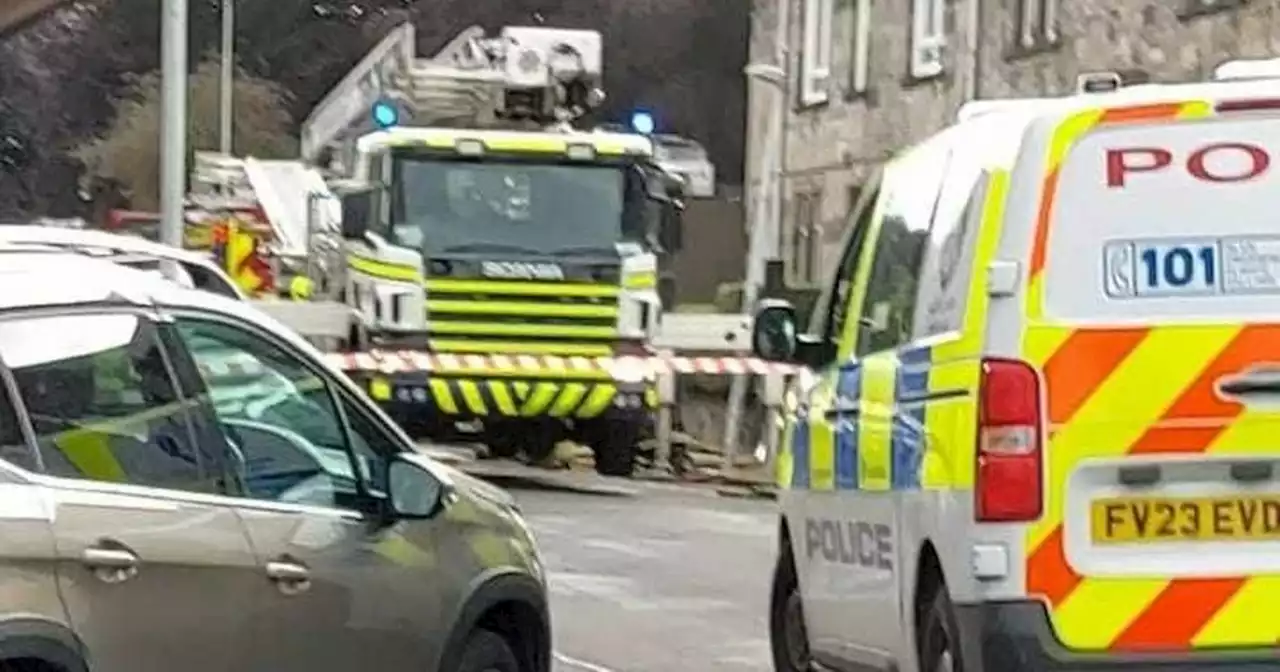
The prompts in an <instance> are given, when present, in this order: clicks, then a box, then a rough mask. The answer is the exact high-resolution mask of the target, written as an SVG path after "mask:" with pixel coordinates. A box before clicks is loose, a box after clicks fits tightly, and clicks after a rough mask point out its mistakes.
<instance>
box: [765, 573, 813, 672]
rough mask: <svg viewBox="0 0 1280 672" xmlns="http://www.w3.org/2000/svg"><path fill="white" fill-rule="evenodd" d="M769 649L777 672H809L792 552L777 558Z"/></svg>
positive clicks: (770, 617)
mask: <svg viewBox="0 0 1280 672" xmlns="http://www.w3.org/2000/svg"><path fill="white" fill-rule="evenodd" d="M769 646H770V648H771V649H772V650H773V669H774V672H810V670H813V663H812V662H811V660H810V658H809V640H808V636H807V634H806V632H805V627H804V604H803V602H801V600H800V584H799V583H798V582H797V581H796V568H795V565H794V564H793V563H792V561H791V552H790V550H787V549H784V550H783V552H782V553H780V554H778V561H777V563H776V564H775V565H774V569H773V589H772V590H771V591H770V595H769Z"/></svg>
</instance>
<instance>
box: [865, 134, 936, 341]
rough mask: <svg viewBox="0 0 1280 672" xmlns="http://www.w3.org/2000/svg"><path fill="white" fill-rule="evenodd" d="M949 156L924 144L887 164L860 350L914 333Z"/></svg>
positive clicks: (904, 337) (901, 339)
mask: <svg viewBox="0 0 1280 672" xmlns="http://www.w3.org/2000/svg"><path fill="white" fill-rule="evenodd" d="M948 158H949V155H948V153H947V151H946V148H945V146H942V145H930V144H926V145H923V146H921V147H918V148H916V149H913V150H911V152H910V153H908V154H907V155H905V156H903V157H902V158H901V159H898V160H897V161H895V162H894V163H893V164H890V166H888V167H887V168H886V169H885V181H884V185H883V186H882V187H881V189H882V191H883V196H882V201H883V205H882V215H881V222H880V232H879V235H878V236H877V237H876V242H875V249H874V252H873V256H872V262H871V278H870V281H869V282H868V284H867V293H866V296H865V297H864V299H863V302H862V321H861V325H860V335H859V338H858V348H857V354H858V355H865V354H868V353H873V352H879V351H882V350H888V349H890V348H894V347H897V346H898V345H901V344H902V343H905V342H906V341H907V340H908V339H910V338H911V330H912V320H913V319H914V317H915V304H916V293H917V289H918V286H919V270H920V262H921V260H922V258H923V256H924V250H925V247H926V245H927V242H928V239H929V229H930V226H931V223H932V220H933V214H934V210H935V208H936V207H937V205H938V195H939V191H940V190H941V188H942V179H943V175H944V174H945V172H946V170H947V163H948Z"/></svg>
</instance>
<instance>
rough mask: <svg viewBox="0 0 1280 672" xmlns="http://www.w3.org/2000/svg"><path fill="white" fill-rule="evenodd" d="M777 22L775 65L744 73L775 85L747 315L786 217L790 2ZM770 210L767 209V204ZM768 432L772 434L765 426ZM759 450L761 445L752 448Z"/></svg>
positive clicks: (733, 436)
mask: <svg viewBox="0 0 1280 672" xmlns="http://www.w3.org/2000/svg"><path fill="white" fill-rule="evenodd" d="M774 6H775V7H776V10H775V11H776V12H777V17H776V20H775V22H774V40H773V50H774V53H773V60H774V62H773V64H771V65H766V64H750V65H748V66H747V67H746V68H745V69H744V70H743V72H744V74H746V76H747V77H748V78H750V79H751V80H753V81H756V82H760V83H763V84H766V85H769V86H770V88H771V89H773V91H772V94H773V95H772V96H770V100H771V101H772V102H773V104H772V105H770V106H769V107H770V110H769V112H770V116H769V127H768V130H766V131H765V146H764V151H762V152H761V157H760V163H761V166H760V185H759V191H758V192H757V196H756V200H755V207H754V208H753V211H752V213H753V217H752V220H753V221H752V222H751V228H750V230H749V235H748V238H747V264H746V266H747V268H746V280H745V282H743V283H742V312H743V313H754V312H755V309H756V303H757V302H758V301H759V299H760V290H761V289H762V288H763V287H762V286H763V285H764V267H765V256H766V255H767V254H768V252H769V249H770V247H771V246H772V245H773V243H774V242H776V241H777V239H778V231H779V230H780V227H781V226H782V224H781V218H782V188H781V185H782V165H783V161H784V160H785V159H784V157H783V156H782V146H783V133H784V132H785V129H786V126H785V115H786V113H787V32H788V31H789V30H790V28H789V21H788V18H789V17H788V10H789V9H790V3H789V2H788V1H787V0H778V1H777V3H775V5H774ZM766 204H767V206H768V207H762V206H764V205H766ZM747 383H748V378H747V377H746V376H734V377H733V381H732V382H731V383H730V387H729V404H728V408H727V409H726V412H725V423H724V465H723V470H724V471H726V472H727V471H730V470H731V469H732V468H733V466H734V465H733V459H734V457H735V456H737V454H738V437H739V433H738V428H739V427H740V426H741V424H742V412H743V410H744V409H743V406H744V403H745V401H746V396H747ZM764 431H766V432H767V431H772V430H771V428H770V427H765V428H764ZM751 448H752V449H753V450H754V448H755V446H751Z"/></svg>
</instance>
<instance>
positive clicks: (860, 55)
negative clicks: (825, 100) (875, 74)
mask: <svg viewBox="0 0 1280 672" xmlns="http://www.w3.org/2000/svg"><path fill="white" fill-rule="evenodd" d="M849 1H850V4H851V5H852V7H851V8H850V12H849V15H850V16H849V28H850V31H849V36H850V49H849V80H848V82H847V84H848V87H849V90H848V94H849V96H850V97H857V96H861V95H863V94H865V93H867V91H869V90H870V89H871V24H872V16H871V5H872V0H849Z"/></svg>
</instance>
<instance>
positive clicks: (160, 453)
mask: <svg viewBox="0 0 1280 672" xmlns="http://www.w3.org/2000/svg"><path fill="white" fill-rule="evenodd" d="M156 332H157V325H156V323H155V322H154V321H153V320H152V319H151V318H150V317H148V316H147V315H144V314H141V313H135V312H124V311H105V312H94V311H90V312H77V313H64V314H57V315H50V314H48V313H41V314H26V315H22V314H19V315H14V316H10V317H6V319H4V320H0V353H3V357H4V361H5V364H6V365H7V366H8V368H9V369H10V370H11V371H12V374H13V378H14V382H15V384H16V385H15V387H16V390H17V392H18V395H19V397H20V399H21V403H22V406H23V408H24V410H25V412H26V415H27V416H28V418H29V421H30V424H31V427H32V429H33V430H34V435H35V439H36V443H37V446H38V449H39V456H40V459H41V462H42V467H43V471H44V475H42V476H41V477H40V482H41V483H43V484H44V485H46V486H47V487H48V491H49V493H50V499H51V502H52V506H53V516H52V519H53V524H52V529H53V536H54V541H55V544H56V549H57V558H58V584H59V588H60V590H61V593H62V598H63V600H64V601H65V605H66V609H67V612H68V615H69V618H70V621H71V624H72V626H73V627H74V629H75V632H76V634H77V635H78V636H79V637H80V639H81V640H82V642H83V644H84V646H85V648H86V650H87V651H86V654H87V656H88V657H89V659H90V660H92V661H93V666H94V668H95V669H99V670H108V671H110V670H154V671H155V672H171V671H172V670H174V669H182V670H192V671H198V672H215V671H217V672H223V671H229V670H234V669H240V668H241V667H242V666H243V665H244V664H245V662H246V661H245V660H244V659H243V657H242V655H243V653H244V651H245V645H246V643H247V642H248V641H249V640H248V635H249V630H248V628H247V625H246V623H245V622H244V614H245V613H247V612H248V609H249V606H250V603H249V599H250V596H251V593H252V591H253V589H254V587H255V586H256V584H257V583H258V582H259V580H260V579H259V576H258V574H257V573H256V571H255V566H254V565H255V559H254V556H253V553H252V551H251V549H250V547H249V542H248V539H247V536H246V534H245V532H244V528H243V526H242V525H241V523H240V521H239V518H238V517H237V515H236V512H235V510H234V509H233V508H231V507H228V506H226V505H224V504H220V503H219V500H220V499H223V498H221V497H220V495H219V491H220V489H221V488H222V486H223V480H222V479H221V478H220V467H219V458H218V456H217V454H216V451H217V446H215V445H210V444H207V443H204V442H202V441H200V439H199V437H198V436H197V434H196V432H195V430H194V428H193V426H192V424H191V423H190V421H189V418H188V413H187V409H188V404H187V403H186V400H184V399H183V398H182V397H181V396H180V394H179V393H178V391H177V388H176V385H174V383H173V379H172V376H171V368H170V366H169V361H168V358H167V357H166V354H165V352H164V351H163V348H162V347H161V345H160V343H159V341H158V340H157V338H156Z"/></svg>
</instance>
